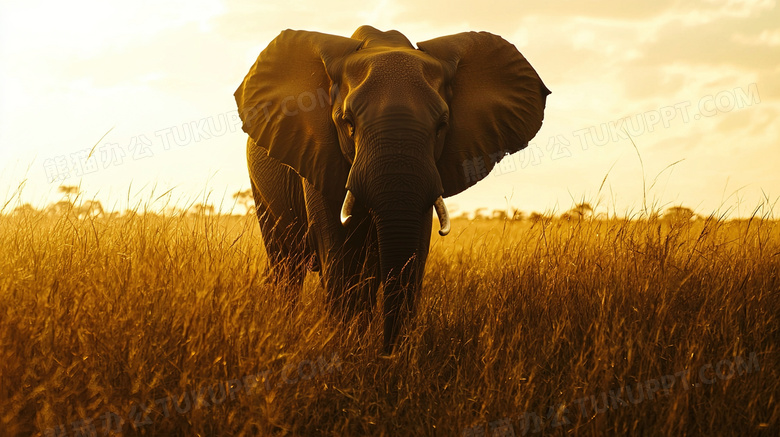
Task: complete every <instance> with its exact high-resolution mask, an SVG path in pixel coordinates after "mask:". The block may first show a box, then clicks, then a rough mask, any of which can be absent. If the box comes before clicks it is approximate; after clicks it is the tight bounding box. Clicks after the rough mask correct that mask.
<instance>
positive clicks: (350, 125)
mask: <svg viewBox="0 0 780 437" xmlns="http://www.w3.org/2000/svg"><path fill="white" fill-rule="evenodd" d="M343 118H344V123H346V124H347V131H348V132H349V136H350V137H354V136H355V122H353V121H352V115H351V114H350V113H349V112H345V113H344V116H343Z"/></svg>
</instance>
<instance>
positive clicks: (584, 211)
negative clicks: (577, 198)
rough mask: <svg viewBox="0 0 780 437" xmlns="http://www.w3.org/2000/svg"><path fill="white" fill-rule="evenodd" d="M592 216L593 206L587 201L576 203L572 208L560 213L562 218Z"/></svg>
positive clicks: (580, 218)
mask: <svg viewBox="0 0 780 437" xmlns="http://www.w3.org/2000/svg"><path fill="white" fill-rule="evenodd" d="M590 216H593V207H591V206H590V204H589V203H587V202H583V203H578V204H577V205H575V206H574V208H572V209H570V210H568V211H566V212H565V213H563V214H562V215H561V218H562V219H564V220H582V219H584V218H585V217H590Z"/></svg>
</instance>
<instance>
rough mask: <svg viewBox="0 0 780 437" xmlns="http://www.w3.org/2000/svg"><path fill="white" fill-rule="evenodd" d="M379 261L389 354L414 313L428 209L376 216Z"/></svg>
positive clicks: (428, 228) (427, 232) (425, 248)
mask: <svg viewBox="0 0 780 437" xmlns="http://www.w3.org/2000/svg"><path fill="white" fill-rule="evenodd" d="M377 216H378V218H377V240H378V243H379V261H380V267H381V272H382V279H383V281H384V316H385V320H384V351H385V353H388V354H389V353H391V352H392V349H393V347H394V345H395V343H396V341H397V338H398V334H399V332H400V330H401V327H402V326H403V324H404V322H405V321H406V320H407V319H408V318H409V317H410V316H411V315H412V314H413V313H414V307H415V300H416V296H417V293H418V292H419V290H420V288H421V285H422V278H423V271H424V269H425V261H426V258H427V257H428V246H429V242H430V234H431V219H432V216H431V209H430V208H428V209H427V210H426V211H424V212H422V213H420V212H417V213H416V214H414V213H412V212H411V211H403V212H401V213H400V214H399V215H397V216H392V215H391V216H379V215H377Z"/></svg>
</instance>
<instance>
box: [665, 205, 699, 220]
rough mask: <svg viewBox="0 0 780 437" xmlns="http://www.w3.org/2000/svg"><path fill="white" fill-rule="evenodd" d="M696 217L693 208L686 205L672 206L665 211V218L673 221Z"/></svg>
mask: <svg viewBox="0 0 780 437" xmlns="http://www.w3.org/2000/svg"><path fill="white" fill-rule="evenodd" d="M695 217H696V214H695V213H694V212H693V210H692V209H690V208H688V207H685V206H682V205H680V206H672V207H671V208H667V209H666V211H665V212H664V215H663V218H664V219H666V220H670V221H673V222H689V221H691V220H693V219H694V218H695Z"/></svg>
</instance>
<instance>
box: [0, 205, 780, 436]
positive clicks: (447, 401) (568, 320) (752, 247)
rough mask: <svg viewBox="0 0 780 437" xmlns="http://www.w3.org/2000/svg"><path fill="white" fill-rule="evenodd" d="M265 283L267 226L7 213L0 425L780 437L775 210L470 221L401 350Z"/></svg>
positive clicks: (451, 245) (243, 220)
mask: <svg viewBox="0 0 780 437" xmlns="http://www.w3.org/2000/svg"><path fill="white" fill-rule="evenodd" d="M434 234H435V232H434ZM265 272H266V270H265V251H264V249H263V246H262V244H261V241H260V232H259V228H258V225H257V222H256V220H255V219H254V218H252V217H244V216H241V217H238V216H218V215H211V216H210V215H205V214H201V215H197V216H192V215H181V214H173V215H170V216H162V215H154V214H135V213H131V214H126V215H122V216H113V217H103V216H98V217H77V216H76V215H75V214H73V213H65V214H64V215H61V216H55V217H52V216H47V215H46V214H44V213H38V212H34V211H32V212H31V211H27V212H20V213H17V214H6V215H4V216H0V434H2V435H8V436H26V435H47V436H48V435H51V436H54V435H57V436H60V435H61V436H75V435H84V436H87V435H97V436H100V435H117V434H119V433H120V432H121V433H122V435H155V436H168V435H171V436H195V435H201V436H229V435H278V436H282V435H403V436H406V435H469V436H472V435H473V436H477V435H486V436H490V435H501V436H511V435H518V436H519V435H524V434H525V435H563V434H567V435H593V436H596V435H764V434H765V435H777V434H776V433H777V432H778V429H780V406H779V404H778V401H780V355H779V354H778V352H779V351H780V350H779V348H780V226H778V223H777V222H776V221H771V220H761V219H759V218H754V219H752V220H742V221H725V220H718V219H712V218H711V219H707V220H697V221H690V222H689V221H678V222H669V221H664V220H659V219H651V220H644V221H642V220H632V221H629V220H622V219H614V220H595V219H585V220H561V219H544V218H543V219H540V220H535V221H534V222H531V221H528V220H524V221H501V220H475V221H467V220H455V221H454V222H453V232H452V233H451V234H450V235H449V236H447V237H445V238H441V237H438V235H437V236H435V237H434V238H433V243H432V247H431V253H430V257H429V261H428V267H427V274H426V278H425V286H424V291H423V293H422V295H421V296H420V297H419V301H418V302H419V306H418V311H417V316H416V318H415V322H414V325H413V327H412V328H411V329H410V330H408V331H407V333H408V334H409V337H408V341H407V342H406V343H404V345H403V347H401V348H400V350H399V351H398V352H397V353H396V354H395V355H393V356H391V357H389V358H387V357H381V356H380V355H379V350H380V348H381V314H380V313H379V310H378V309H377V310H376V311H375V313H374V318H373V321H372V322H371V323H370V325H369V326H368V328H367V329H366V328H365V327H361V326H358V324H357V323H351V324H350V323H344V324H342V323H338V322H337V320H336V319H335V318H334V317H332V316H329V315H328V312H327V308H326V304H325V296H324V292H323V290H322V289H321V288H320V287H319V284H318V281H317V279H316V277H315V276H314V275H313V274H311V275H309V277H308V279H307V283H306V287H305V289H304V292H303V295H302V296H300V298H299V299H298V303H297V305H296V306H293V305H292V304H291V302H292V299H291V296H290V295H289V293H287V292H285V291H284V289H283V288H282V287H275V286H273V285H272V284H270V283H269V282H268V281H266V273H265Z"/></svg>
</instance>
